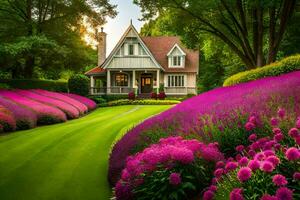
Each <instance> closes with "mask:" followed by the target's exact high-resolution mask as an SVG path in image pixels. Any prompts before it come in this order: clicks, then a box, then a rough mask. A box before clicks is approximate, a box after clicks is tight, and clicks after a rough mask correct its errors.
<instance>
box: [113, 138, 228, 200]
mask: <svg viewBox="0 0 300 200" xmlns="http://www.w3.org/2000/svg"><path fill="white" fill-rule="evenodd" d="M223 158H224V157H223V154H222V153H220V152H219V150H218V148H217V146H216V145H215V144H209V145H205V144H203V143H201V142H199V141H197V140H183V138H182V137H169V138H166V139H161V140H160V141H159V143H158V144H155V145H152V146H150V147H149V148H146V149H144V150H143V151H142V152H141V153H138V154H136V155H134V156H130V157H128V158H127V162H126V168H125V169H124V170H123V171H122V176H121V179H120V180H119V181H118V183H117V184H116V187H115V195H116V198H117V200H127V199H128V200H129V199H136V198H143V199H169V200H171V199H183V198H185V199H186V198H187V197H191V194H195V192H197V191H198V190H199V189H201V188H204V187H205V186H208V184H209V182H210V179H211V177H212V166H214V165H215V162H216V161H218V160H221V159H223Z"/></svg>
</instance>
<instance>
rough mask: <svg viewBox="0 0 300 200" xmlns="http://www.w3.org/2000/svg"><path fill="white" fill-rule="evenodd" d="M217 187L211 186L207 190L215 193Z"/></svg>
mask: <svg viewBox="0 0 300 200" xmlns="http://www.w3.org/2000/svg"><path fill="white" fill-rule="evenodd" d="M217 189H218V188H217V186H215V185H211V186H210V187H209V190H211V191H213V192H215V191H217Z"/></svg>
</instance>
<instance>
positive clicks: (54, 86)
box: [0, 79, 68, 92]
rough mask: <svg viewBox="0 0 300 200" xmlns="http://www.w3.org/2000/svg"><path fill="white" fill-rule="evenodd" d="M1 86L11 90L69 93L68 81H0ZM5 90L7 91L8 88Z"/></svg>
mask: <svg viewBox="0 0 300 200" xmlns="http://www.w3.org/2000/svg"><path fill="white" fill-rule="evenodd" d="M0 84H1V85H7V86H9V88H15V89H24V90H28V89H44V90H50V91H56V92H68V83H67V82H66V81H53V80H37V79H2V80H0ZM1 85H0V87H1ZM3 89H7V87H6V88H3Z"/></svg>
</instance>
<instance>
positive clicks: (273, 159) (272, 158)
mask: <svg viewBox="0 0 300 200" xmlns="http://www.w3.org/2000/svg"><path fill="white" fill-rule="evenodd" d="M266 161H269V162H271V163H272V164H273V165H274V166H275V167H276V166H277V165H278V164H279V163H280V159H279V158H278V157H277V156H269V157H268V158H267V159H266Z"/></svg>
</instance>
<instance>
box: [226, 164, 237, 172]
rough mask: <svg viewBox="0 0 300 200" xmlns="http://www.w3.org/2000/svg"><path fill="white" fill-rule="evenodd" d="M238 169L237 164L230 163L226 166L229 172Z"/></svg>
mask: <svg viewBox="0 0 300 200" xmlns="http://www.w3.org/2000/svg"><path fill="white" fill-rule="evenodd" d="M237 167H238V164H237V163H236V162H228V163H227V164H226V165H225V169H226V170H228V171H231V170H235V169H236V168H237Z"/></svg>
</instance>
